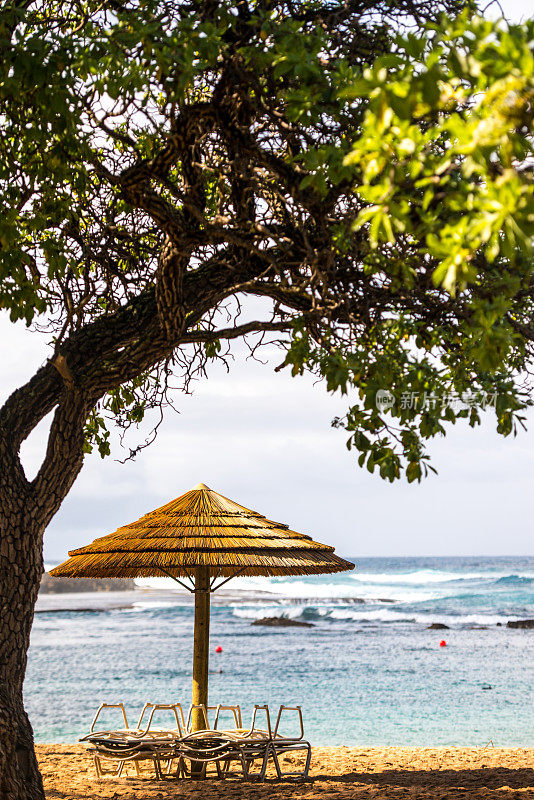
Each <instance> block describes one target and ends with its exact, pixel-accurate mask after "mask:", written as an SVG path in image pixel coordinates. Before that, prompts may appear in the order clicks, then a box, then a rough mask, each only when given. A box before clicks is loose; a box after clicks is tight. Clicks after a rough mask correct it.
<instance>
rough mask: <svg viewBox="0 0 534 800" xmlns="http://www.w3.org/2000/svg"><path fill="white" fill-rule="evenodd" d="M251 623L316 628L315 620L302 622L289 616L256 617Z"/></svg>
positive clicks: (274, 626) (277, 626)
mask: <svg viewBox="0 0 534 800" xmlns="http://www.w3.org/2000/svg"><path fill="white" fill-rule="evenodd" d="M251 625H264V626H265V627H266V628H314V627H315V626H314V624H313V622H300V621H299V620H297V619H290V618H289V617H263V618H262V619H255V620H254V622H251Z"/></svg>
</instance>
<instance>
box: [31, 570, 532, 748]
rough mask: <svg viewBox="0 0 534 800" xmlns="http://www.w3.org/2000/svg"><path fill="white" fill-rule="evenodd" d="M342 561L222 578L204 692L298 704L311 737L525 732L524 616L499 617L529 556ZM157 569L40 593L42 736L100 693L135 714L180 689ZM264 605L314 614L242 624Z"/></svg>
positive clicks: (526, 606) (79, 731) (518, 606)
mask: <svg viewBox="0 0 534 800" xmlns="http://www.w3.org/2000/svg"><path fill="white" fill-rule="evenodd" d="M352 560H353V561H356V562H357V571H355V572H353V573H343V574H339V575H333V576H328V575H327V576H316V577H313V578H305V579H303V578H296V579H294V580H292V579H286V578H284V579H241V580H239V579H238V580H237V581H236V582H235V588H233V589H232V588H231V587H232V583H230V584H228V586H227V588H228V591H229V592H230V590H231V593H230V594H227V595H224V596H219V597H218V598H217V599H216V600H215V601H214V603H213V605H212V625H211V632H212V635H211V644H212V647H211V664H210V671H211V674H210V702H213V703H216V702H221V703H237V702H239V703H240V704H241V705H242V707H243V708H244V709H245V710H246V711H248V709H249V708H250V707H251V706H252V704H253V703H265V702H267V703H270V704H272V706H273V707H274V706H278V704H280V703H282V702H284V703H291V704H293V703H298V704H300V705H302V707H303V711H304V717H305V726H306V733H307V736H308V737H309V738H310V739H311V741H312V742H313V743H315V744H347V745H357V744H358V745H389V744H391V745H394V744H403V745H449V744H454V745H484V744H487V743H488V742H489V741H490V740H492V741H493V743H494V744H495V745H502V746H532V745H534V724H533V722H534V720H533V712H532V708H533V704H532V697H533V695H532V688H533V682H534V669H533V665H534V630H511V629H508V628H506V627H505V626H506V622H507V620H510V619H520V618H534V593H533V587H534V558H533V557H524V558H492V559H487V558H455V559H451V558H425V559H422V558H418V559H415V558H406V559H401V558H394V559H379V558H376V559H369V558H362V559H355V558H354V559H352ZM155 583H156V584H157V586H158V587H159V588H158V589H152V590H151V591H147V590H144V591H143V590H141V589H140V590H139V591H138V592H134V593H129V592H128V593H117V594H114V595H107V594H106V595H103V594H101V595H95V594H92V595H67V596H65V595H63V596H54V597H50V596H49V597H43V598H41V600H40V601H39V608H40V610H41V612H42V613H39V614H37V615H36V621H35V625H34V630H33V634H32V645H31V649H30V654H29V664H28V673H27V679H26V684H25V701H26V706H27V709H28V711H29V713H30V717H31V720H32V723H33V725H34V730H35V736H36V739H37V741H42V742H61V741H64V742H70V741H75V740H76V739H77V738H78V737H79V736H81V735H83V733H85V732H86V730H87V728H88V724H89V722H90V719H91V717H92V714H93V713H94V710H95V709H96V707H97V706H98V704H99V703H100V702H101V701H103V700H106V701H108V702H115V701H117V700H123V701H124V702H125V704H126V706H127V708H128V710H129V711H130V713H131V716H132V719H134V718H135V716H136V713H137V711H138V709H139V708H140V707H141V705H142V704H143V703H144V702H145V701H146V700H152V701H158V702H170V701H173V702H175V701H181V702H183V703H184V705H187V704H188V702H189V698H190V685H191V659H192V655H191V654H192V623H193V608H192V605H191V600H190V598H189V597H184V596H183V595H178V594H172V593H171V592H170V591H169V590H168V588H172V585H171V587H169V584H167V583H165V582H159V583H158V582H157V581H156V582H155ZM362 601H363V602H362ZM114 605H115V606H116V605H121V606H126V607H123V608H113V606H114ZM53 608H61V609H67V610H63V611H54V612H52V609H53ZM80 608H86V609H92V610H93V611H92V613H89V612H88V611H87V610H85V611H79V610H78V611H76V610H72V609H80ZM47 609H48V610H47ZM68 609H71V610H68ZM274 615H286V616H291V617H294V618H298V619H301V620H303V621H308V622H312V623H313V624H314V626H315V627H313V628H286V629H269V628H261V627H252V626H251V622H252V621H253V620H254V619H255V618H258V617H264V616H274ZM432 622H441V623H444V624H447V625H448V626H449V627H450V629H449V630H445V631H431V630H427V626H428V625H429V624H430V623H432ZM497 623H501V625H500V626H499V625H498V624H497ZM441 639H445V640H446V642H447V646H446V647H441V648H440V647H439V643H440V640H441ZM217 645H220V646H222V647H223V652H222V653H221V654H215V647H216V646H217ZM487 687H490V688H487Z"/></svg>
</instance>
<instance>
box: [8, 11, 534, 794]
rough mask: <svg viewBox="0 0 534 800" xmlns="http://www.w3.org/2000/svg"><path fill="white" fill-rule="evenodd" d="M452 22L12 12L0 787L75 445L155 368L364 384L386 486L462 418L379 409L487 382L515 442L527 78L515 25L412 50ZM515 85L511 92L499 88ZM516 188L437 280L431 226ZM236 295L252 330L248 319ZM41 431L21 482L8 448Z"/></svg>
mask: <svg viewBox="0 0 534 800" xmlns="http://www.w3.org/2000/svg"><path fill="white" fill-rule="evenodd" d="M462 5H464V4H461V3H459V2H457V0H443V2H441V3H435V2H432V3H426V2H423V1H420V0H413V2H410V0H404V1H403V2H400V3H399V2H395V3H393V2H388V1H387V0H383V2H366V0H358V2H348V3H347V2H334V1H333V2H326V3H325V2H313V1H312V2H297V0H295V2H289V1H288V2H280V1H279V0H263V1H262V0H257V2H254V3H252V2H249V3H246V2H238V1H237V0H234V2H229V0H227V1H224V0H221V1H220V2H217V0H213V1H212V2H199V0H190V1H189V2H187V0H175V1H174V2H172V0H170V1H169V0H167V1H166V2H163V0H131V2H128V0H109V2H105V3H101V2H92V1H90V2H87V3H84V4H81V3H80V4H78V3H73V2H61V0H56V2H52V0H41V2H38V3H32V2H30V0H11V1H10V2H9V1H8V2H7V3H4V6H3V9H2V11H1V12H0V48H1V51H2V61H1V64H0V70H1V72H0V109H1V110H0V114H1V116H2V123H3V127H4V132H5V135H4V137H3V138H2V140H1V142H0V186H1V192H0V203H1V208H0V307H2V308H3V309H5V310H6V312H9V314H10V315H11V319H13V320H17V319H25V320H26V322H27V324H32V323H33V324H35V323H36V322H37V321H38V323H39V324H40V325H46V326H48V329H49V330H50V332H51V335H52V338H53V341H52V348H51V352H50V356H49V358H48V360H47V361H46V363H45V364H44V366H43V367H42V368H41V369H40V370H38V372H36V374H35V375H34V376H33V377H32V378H31V379H30V380H29V381H28V383H27V384H26V385H24V386H22V387H20V388H19V389H18V390H16V391H15V392H14V393H13V394H12V395H11V397H9V398H8V400H7V401H6V403H5V404H4V406H3V407H2V408H1V409H0V509H1V516H0V525H1V528H0V532H1V539H0V575H1V582H0V602H1V607H2V625H1V628H0V796H1V797H6V798H9V800H22V798H24V800H33V799H34V798H42V797H43V789H42V783H41V779H40V776H39V772H38V768H37V764H36V760H35V756H34V752H33V734H32V730H31V726H30V723H29V720H28V718H27V716H26V714H25V712H24V708H23V702H22V683H23V678H24V672H25V666H26V652H27V648H28V641H29V634H30V628H31V624H32V618H33V608H34V603H35V599H36V596H37V590H38V586H39V580H40V577H41V574H42V569H43V564H42V538H43V533H44V531H45V529H46V526H47V525H48V523H49V521H50V520H51V518H52V517H53V515H54V514H55V513H56V511H57V510H58V508H59V507H60V505H61V503H62V501H63V499H64V498H65V496H66V495H67V493H68V491H69V489H70V487H71V486H72V484H73V482H74V481H75V479H76V477H77V475H78V473H79V471H80V469H81V467H82V463H83V456H84V452H87V451H88V450H90V449H91V448H92V447H95V446H96V447H97V448H98V449H99V451H100V453H101V455H103V456H104V455H106V454H107V453H108V452H109V431H108V419H109V418H111V419H112V420H115V422H117V423H118V424H119V426H121V427H123V428H124V427H128V426H130V425H137V424H139V423H140V422H141V421H142V419H143V415H144V413H145V411H146V409H147V408H151V407H157V406H159V405H161V403H162V402H163V400H164V398H165V395H166V391H167V385H168V383H167V382H168V378H169V376H170V375H171V374H173V372H174V373H178V374H179V375H180V376H181V377H182V379H183V385H184V386H187V382H188V380H189V379H190V377H191V375H192V374H194V373H195V371H199V370H200V371H204V370H205V369H206V366H207V364H208V363H209V361H210V360H212V359H215V358H224V356H225V352H226V348H227V347H228V346H229V343H230V342H231V341H232V340H233V339H237V338H244V337H246V336H249V335H253V336H254V335H255V336H256V339H254V340H253V342H252V344H251V346H257V345H258V344H259V343H261V341H262V339H263V337H266V336H267V337H271V338H272V337H275V338H276V340H277V341H278V342H279V344H280V346H281V347H283V348H284V349H285V361H284V363H285V365H286V366H288V367H290V368H291V370H292V371H293V373H298V372H300V371H302V370H305V369H307V370H311V371H313V372H315V373H316V374H318V375H320V376H321V377H323V378H325V380H326V384H327V387H328V389H330V390H341V391H348V390H349V389H350V388H356V390H357V392H358V393H359V400H358V402H357V403H353V404H352V406H351V408H350V410H349V412H348V415H347V417H346V419H345V420H339V421H338V424H340V425H345V426H346V427H347V429H348V430H349V431H350V436H351V438H350V440H349V443H350V446H355V447H357V448H358V450H359V451H360V453H361V455H360V460H361V461H362V463H363V461H366V463H367V466H368V468H369V469H374V468H375V466H378V468H379V470H380V474H381V475H382V476H383V477H386V478H389V479H394V478H395V477H397V476H399V475H400V474H401V472H402V471H403V470H404V469H405V470H406V475H407V477H408V479H409V480H413V479H416V478H417V479H419V478H420V477H421V475H422V474H423V473H424V471H425V469H426V456H425V454H424V450H423V441H424V440H425V439H426V438H428V437H429V436H432V435H435V434H436V433H438V432H441V431H443V423H444V421H446V420H449V421H451V422H454V421H455V419H456V418H457V417H461V416H465V415H466V414H468V415H469V418H470V422H471V424H474V423H475V422H476V419H477V418H478V416H479V411H478V409H477V407H476V406H474V405H472V406H471V407H470V408H469V410H468V411H467V412H466V411H465V410H463V409H460V410H458V411H455V410H454V409H451V408H449V407H447V408H445V409H444V408H442V405H441V404H439V403H429V404H428V407H425V408H423V409H420V408H403V407H401V406H400V404H398V403H397V404H396V405H393V407H392V408H390V409H389V414H388V413H387V409H384V407H383V405H382V406H381V407H380V408H377V405H376V398H377V392H380V391H381V392H386V391H389V392H393V391H394V392H395V393H398V392H399V391H402V392H404V391H410V392H419V391H426V392H427V393H428V394H429V395H436V396H437V395H438V394H440V396H441V394H442V393H443V392H444V391H447V392H452V391H455V392H463V391H465V390H466V389H467V387H469V388H470V389H472V390H473V391H480V392H486V393H489V392H492V393H493V392H495V391H497V392H498V395H497V396H498V401H497V408H496V411H497V415H498V420H499V426H500V430H501V432H502V433H508V432H509V431H511V430H512V429H513V428H514V425H515V419H516V416H517V412H518V411H519V410H520V409H521V408H522V407H523V406H524V405H525V404H526V403H527V402H528V398H527V397H525V396H523V395H522V393H521V385H520V383H519V380H520V374H521V370H523V369H524V368H525V365H526V363H527V359H528V355H529V347H530V342H531V340H532V322H531V310H532V306H531V304H532V287H531V275H530V271H531V270H530V262H529V258H530V255H529V250H528V247H527V245H526V244H525V240H526V239H528V237H529V236H530V235H531V229H530V228H529V227H528V226H529V225H531V224H532V220H531V216H529V215H531V214H532V211H531V210H530V211H529V210H528V208H530V206H529V205H528V204H529V203H531V193H530V192H531V182H530V181H531V173H530V172H529V169H528V166H525V163H528V162H527V161H526V158H525V156H526V154H527V152H528V150H527V145H526V141H527V139H528V135H529V134H530V133H531V123H532V115H531V108H532V85H531V83H529V82H528V80H527V81H526V82H525V81H523V83H521V80H522V79H523V78H524V76H525V75H527V76H528V75H529V74H530V73H528V72H525V71H524V70H525V67H524V63H523V62H525V60H526V59H527V56H528V53H529V52H530V49H529V48H530V41H531V39H532V36H531V31H530V29H528V30H527V29H525V28H515V29H510V30H508V29H507V28H506V27H505V26H503V27H501V28H499V27H495V26H493V27H491V28H486V29H481V28H479V29H478V30H477V31H475V32H474V33H473V32H472V31H471V29H470V27H469V24H468V21H467V19H466V18H460V20H459V21H458V22H457V23H455V22H452V23H450V26H449V28H448V33H446V34H443V33H440V31H442V29H443V28H444V26H445V25H446V24H447V25H449V23H446V22H445V20H441V21H440V22H438V23H437V24H436V25H435V26H434V28H433V29H430V31H429V33H427V34H426V36H425V37H423V38H421V34H422V31H423V27H424V25H425V24H426V23H428V22H432V20H434V22H436V15H437V14H438V13H439V12H441V11H448V12H450V13H452V14H453V15H454V14H457V13H458V11H459V9H460V7H461V6H462ZM481 24H482V23H481ZM455 25H457V29H455V28H454V26H455ZM410 29H411V31H412V34H411V35H408V36H407V38H406V39H399V38H398V36H399V34H400V33H402V32H403V31H404V32H405V33H406V32H407V31H408V30H410ZM432 31H433V32H432ZM481 31H482V32H481ZM414 32H415V33H417V36H416V35H415V33H414ZM529 36H530V38H529ZM462 37H463V38H462ZM484 47H486V48H489V50H488V53H490V51H491V47H493V51H492V52H493V56H491V55H490V56H488V58H487V59H486V62H485V66H486V67H489V66H491V68H490V69H489V72H488V78H487V81H486V83H484V82H483V81H482V79H481V81H482V82H480V83H477V82H476V81H475V80H474V79H473V75H474V73H472V72H470V70H471V66H469V67H468V69H466V70H465V69H464V72H460V73H458V70H459V69H460V68H459V67H458V66H457V62H456V61H455V55H454V54H455V53H458V63H460V64H461V63H462V58H464V60H465V58H467V62H468V65H470V64H471V62H470V61H469V58H470V50H471V49H473V50H476V55H475V56H473V57H474V58H479V59H480V58H482V56H481V55H480V53H481V52H483V51H484ZM477 48H478V49H477ZM392 51H394V52H393V58H392ZM462 53H463V54H464V55H462ZM518 53H520V55H521V59H522V60H521V59H518V58H517V56H518ZM435 54H437V55H435ZM465 54H467V55H465ZM380 57H382V61H380V62H379V63H377V62H376V59H377V58H380ZM527 60H528V59H527ZM493 61H495V63H494V64H493ZM490 62H491V63H490ZM366 67H367V68H368V71H365V68H366ZM454 70H456V71H457V72H454ZM507 70H511V71H512V74H514V75H516V77H517V78H518V82H517V83H516V84H514V86H512V85H510V86H509V87H508V88H506V87H504V88H502V89H501V90H499V91H500V94H499V97H500V100H499V99H495V98H497V94H495V91H496V90H495V85H496V84H498V83H499V81H501V83H502V80H503V75H504V74H505V71H507ZM390 75H391V85H390V77H389V76H390ZM447 75H450V77H451V80H450V81H449V83H450V86H448V85H447ZM457 75H459V83H457V81H456V77H455V76H457ZM453 77H454V80H452V78H453ZM386 78H387V81H386ZM520 79H521V80H520ZM412 92H414V93H415V94H414V95H412ZM492 92H493V94H492ZM476 93H479V94H480V93H482V95H484V96H486V97H487V98H490V99H491V98H494V101H495V103H499V102H500V103H501V106H499V108H500V109H501V110H500V117H499V119H500V120H501V134H500V138H499V137H497V138H495V136H494V138H493V139H491V142H490V143H489V144H488V145H487V146H486V145H483V146H481V147H479V148H478V149H477V148H475V149H474V151H473V152H474V153H475V156H474V169H471V166H470V164H469V163H467V162H468V159H467V157H466V154H465V152H464V151H463V150H462V147H461V146H460V145H458V146H456V142H457V140H458V141H459V138H458V137H459V136H460V134H462V123H463V122H468V121H469V120H471V119H473V120H477V119H478V117H480V116H481V115H482V117H483V118H484V119H486V120H487V119H488V118H489V117H488V116H486V117H484V113H485V112H484V113H482V111H481V110H480V106H479V105H478V106H477V105H476V101H475V100H474V99H473V98H474V97H475V96H476ZM412 97H416V98H419V104H418V103H417V102H415V101H414V102H412V100H411V98H412ZM399 98H401V99H400V100H399ZM444 98H445V99H444ZM511 98H517V99H518V102H517V109H516V111H514V112H513V113H512V112H510V114H509V113H508V111H507V109H508V107H509V106H510V102H511ZM492 102H493V101H492ZM512 105H514V103H512ZM404 106H406V108H405V109H404ZM514 107H515V106H514ZM455 120H460V122H458V123H457V128H456V132H455V129H454V127H453V123H454V121H455ZM393 121H394V122H393ZM447 125H450V127H447ZM458 126H459V127H458ZM489 127H490V128H491V130H492V131H494V125H493V123H492V124H491V125H490V126H489ZM462 135H463V134H462ZM492 135H493V134H492ZM406 137H408V139H410V137H411V138H412V139H413V142H414V146H412V145H408V144H407V143H406V141H405V140H406ZM425 137H426V138H425ZM490 138H491V137H490ZM448 152H449V153H450V164H448V163H447V153H448ZM417 164H420V165H421V169H419V167H417ZM466 164H467V165H466ZM477 169H478V170H479V171H478V172H477ZM418 170H419V171H418ZM512 175H515V177H516V179H517V180H518V181H519V182H520V183H521V191H523V187H524V196H525V198H526V203H527V210H526V211H525V209H524V208H523V207H521V208H520V209H518V208H517V207H516V206H517V204H516V206H514V207H513V208H512V210H511V211H510V212H509V213H508V214H506V213H504V214H501V215H500V216H499V215H498V214H497V219H495V220H493V221H491V222H490V223H488V224H489V226H490V231H489V234H487V233H484V230H481V232H480V233H479V234H478V238H477V236H475V235H474V234H473V235H468V234H467V233H466V232H465V231H464V232H463V233H462V231H460V233H459V234H458V232H457V233H454V232H453V233H451V236H452V238H453V239H454V241H455V242H456V240H457V237H458V235H460V236H463V238H462V242H464V243H465V247H466V248H467V250H466V251H465V253H464V251H461V252H460V257H459V259H458V260H455V259H453V262H454V264H453V267H451V266H450V265H449V266H446V268H444V267H443V263H444V261H446V259H447V258H448V252H449V251H448V245H447V235H446V231H447V230H449V229H452V228H454V226H455V225H460V223H461V219H462V215H463V214H467V215H468V218H469V219H471V220H473V219H475V218H476V210H477V208H479V206H480V209H479V213H480V219H482V216H483V215H484V208H483V207H482V206H483V202H482V198H483V195H484V191H485V189H486V188H487V190H488V191H489V190H490V189H493V188H498V185H499V178H501V179H502V178H503V176H505V180H504V183H507V181H508V177H510V180H511V179H512ZM465 187H470V189H469V188H465ZM516 189H517V185H516V186H515V188H514V184H513V182H512V183H510V184H509V185H508V186H507V187H506V191H508V190H510V192H511V193H512V194H513V195H514V196H515V194H514V193H515V191H516ZM388 192H389V195H388ZM498 194H499V193H498ZM473 198H474V201H475V202H474V204H473ZM479 201H480V202H479ZM510 202H512V201H510ZM516 218H517V219H518V220H519V222H518V224H519V228H520V229H521V231H523V233H524V236H523V234H522V235H521V236H519V237H517V235H516V238H515V239H513V238H511V236H510V235H509V234H508V230H509V228H510V225H511V224H512V223H511V222H510V220H511V219H512V221H514V220H515V219H516ZM477 219H478V218H477ZM482 227H483V226H482ZM460 228H461V225H460ZM470 230H471V229H470ZM446 246H447V252H445V253H444V252H443V250H442V249H441V250H440V247H442V248H443V247H446ZM464 256H465V258H464ZM464 261H469V267H468V269H464V266H463V265H464ZM251 297H253V298H257V297H260V298H263V299H264V301H268V302H269V308H270V311H269V313H268V314H266V315H264V316H262V317H261V318H257V319H256V318H246V317H243V316H242V315H241V310H242V304H244V310H245V312H246V301H247V298H251ZM262 307H263V306H262ZM249 316H250V315H249ZM386 400H387V397H386ZM387 404H388V403H386V405H387ZM48 414H52V415H53V416H52V422H51V424H50V431H49V438H48V447H47V451H46V455H45V458H44V460H43V463H42V466H41V468H40V470H39V471H38V474H37V475H36V477H35V479H34V480H33V481H28V480H27V478H26V476H25V474H24V471H23V468H22V465H21V462H20V458H19V450H20V446H21V444H22V442H23V441H24V440H25V439H26V438H27V437H28V436H29V434H30V433H31V431H32V430H33V429H34V428H35V427H36V425H37V424H38V423H39V422H40V421H41V420H43V419H44V418H45V417H46V416H47V415H48ZM393 421H394V422H395V425H396V426H397V427H396V428H395V427H394V426H393V425H392V422H393Z"/></svg>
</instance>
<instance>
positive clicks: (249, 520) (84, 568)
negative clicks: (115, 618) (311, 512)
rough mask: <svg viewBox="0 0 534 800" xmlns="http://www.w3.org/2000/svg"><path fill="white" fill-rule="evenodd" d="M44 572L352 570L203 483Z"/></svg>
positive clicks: (129, 574) (131, 574)
mask: <svg viewBox="0 0 534 800" xmlns="http://www.w3.org/2000/svg"><path fill="white" fill-rule="evenodd" d="M69 556H70V558H69V560H68V561H65V563H63V564H60V565H59V567H56V568H55V569H53V570H51V572H50V574H51V575H57V576H69V577H87V578H103V577H106V578H112V577H113V578H117V577H120V578H136V577H155V576H161V575H162V574H170V575H173V576H175V577H186V576H190V575H191V573H192V572H194V568H195V567H197V566H209V567H210V572H211V573H212V574H213V575H221V576H231V575H234V574H236V572H238V573H239V574H240V575H313V574H316V573H323V572H341V571H343V570H347V569H353V567H354V564H351V563H350V562H349V561H345V560H344V559H342V558H339V556H336V555H335V554H334V548H333V547H329V546H328V545H325V544H320V543H319V542H314V541H313V539H311V538H310V537H309V536H305V535H304V534H302V533H296V532H295V531H291V530H289V528H288V526H287V525H283V524H281V523H278V522H273V521H272V520H269V519H266V517H264V516H262V515H261V514H258V513H257V512H256V511H250V510H249V509H248V508H245V507H244V506H241V505H239V504H238V503H234V502H233V501H232V500H228V498H227V497H223V496H222V495H220V494H217V492H214V491H212V490H211V489H209V488H208V487H207V486H205V485H204V484H203V483H200V484H199V485H198V486H196V487H195V488H194V489H192V490H191V491H189V492H186V493H185V494H183V495H182V496H181V497H178V498H177V499H176V500H172V501H171V502H170V503H167V505H164V506H162V507H161V508H157V509H156V510H155V511H152V512H151V513H150V514H145V515H144V516H143V517H141V519H139V520H138V521H137V522H132V523H131V524H130V525H125V526H124V527H122V528H119V529H118V530H116V531H115V533H111V534H109V535H108V536H103V537H101V538H99V539H95V541H94V542H93V543H92V544H90V545H87V546H86V547H80V548H79V549H77V550H72V551H71V552H70V553H69Z"/></svg>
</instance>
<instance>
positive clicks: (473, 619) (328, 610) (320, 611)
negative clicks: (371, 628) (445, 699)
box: [232, 604, 508, 628]
mask: <svg viewBox="0 0 534 800" xmlns="http://www.w3.org/2000/svg"><path fill="white" fill-rule="evenodd" d="M232 610H233V615H234V616H235V617H238V618H240V619H251V620H255V619H262V618H263V617H288V618H290V619H296V618H298V617H301V616H303V615H304V614H305V612H308V613H307V615H306V616H307V617H308V618H310V619H313V617H314V616H317V617H321V618H323V619H325V620H327V619H330V620H335V621H337V622H355V623H366V622H370V623H373V622H397V623H401V622H404V623H420V624H424V625H429V624H430V623H432V622H436V621H439V622H441V623H443V624H445V625H449V626H450V627H451V628H454V627H457V626H458V625H496V624H497V622H500V623H502V624H505V623H506V622H507V620H508V617H503V616H500V615H498V614H465V615H463V616H453V615H450V614H436V612H430V611H428V612H424V613H420V612H419V613H413V612H411V611H403V610H402V609H393V608H380V609H372V608H369V607H368V606H363V605H362V606H351V607H348V606H330V605H323V606H312V605H299V606H286V605H283V604H280V605H263V604H258V605H254V606H244V605H241V604H239V605H234V606H233V609H232ZM438 617H439V619H437V618H438Z"/></svg>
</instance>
